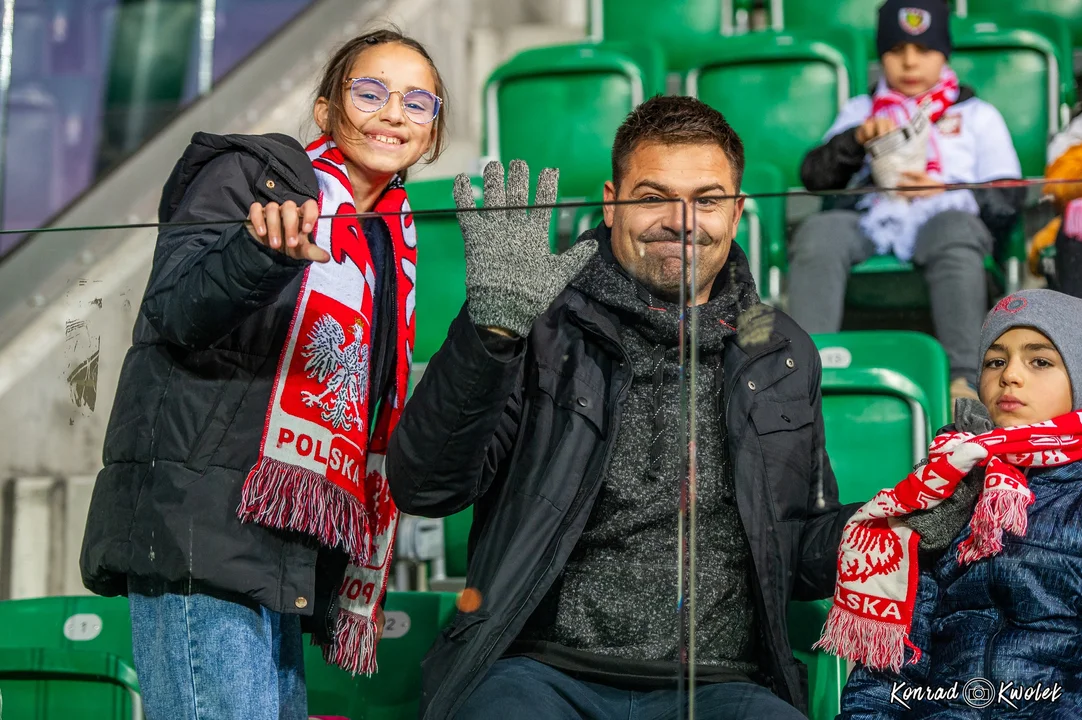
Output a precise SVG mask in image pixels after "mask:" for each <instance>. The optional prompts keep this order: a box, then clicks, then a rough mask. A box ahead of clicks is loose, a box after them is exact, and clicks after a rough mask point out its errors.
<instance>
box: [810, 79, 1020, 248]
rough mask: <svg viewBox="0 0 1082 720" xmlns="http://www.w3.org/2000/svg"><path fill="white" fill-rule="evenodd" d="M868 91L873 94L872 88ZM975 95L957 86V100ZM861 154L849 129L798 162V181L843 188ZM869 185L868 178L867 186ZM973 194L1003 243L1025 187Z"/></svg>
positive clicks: (853, 198)
mask: <svg viewBox="0 0 1082 720" xmlns="http://www.w3.org/2000/svg"><path fill="white" fill-rule="evenodd" d="M871 92H872V93H874V90H872V91H871ZM976 96H977V94H976V93H975V92H974V91H973V88H971V87H969V86H966V85H963V86H962V87H961V88H960V89H959V92H958V101H957V102H964V101H966V100H969V99H970V98H974V97H976ZM864 156H865V151H864V146H863V145H861V144H860V143H859V142H857V128H856V127H852V128H849V129H848V130H845V131H843V132H840V133H838V134H837V135H835V136H834V137H832V138H831V139H830V140H827V141H826V142H825V143H823V144H822V145H819V146H818V147H816V148H813V149H812V150H810V151H809V152H808V154H807V155H805V156H804V162H802V163H801V165H800V180H801V182H803V183H804V187H806V188H807V189H808V190H812V191H816V192H827V191H830V190H842V189H844V188H847V187H848V186H849V183H850V181H852V180H853V177H854V176H855V175H856V174H857V173H858V172H860V170H861V168H863V167H864ZM870 184H871V179H870V178H869V180H868V184H867V186H870ZM859 197H860V196H858V195H850V196H830V195H827V197H826V202H825V204H824V209H838V210H842V209H846V210H850V209H854V208H855V207H856V203H857V200H858V199H859ZM973 197H974V198H975V199H976V200H977V206H978V207H979V208H980V213H981V221H982V222H984V224H985V226H986V227H987V228H988V230H989V231H990V232H991V233H992V235H993V236H994V237H995V238H996V240H997V241H998V242H1000V243H1003V242H1004V241H1005V240H1006V237H1007V235H1009V234H1010V232H1011V230H1012V229H1013V228H1014V226H1015V223H1016V222H1017V221H1018V215H1019V213H1021V212H1022V208H1023V207H1024V205H1025V201H1026V190H1025V188H984V189H981V190H974V191H973Z"/></svg>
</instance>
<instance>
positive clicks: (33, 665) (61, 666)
mask: <svg viewBox="0 0 1082 720" xmlns="http://www.w3.org/2000/svg"><path fill="white" fill-rule="evenodd" d="M8 629H9V628H5V631H7V630H8ZM0 697H2V700H3V712H4V717H9V718H20V719H25V720H68V719H69V718H80V719H81V720H128V718H131V720H142V717H143V711H142V698H141V696H140V694H139V682H138V680H137V679H136V677H135V670H134V668H133V667H132V665H131V664H130V661H125V660H122V659H120V658H119V657H117V656H116V655H112V654H110V653H104V652H92V651H88V650H63V649H59V648H43V647H34V648H30V647H27V648H7V647H5V648H0Z"/></svg>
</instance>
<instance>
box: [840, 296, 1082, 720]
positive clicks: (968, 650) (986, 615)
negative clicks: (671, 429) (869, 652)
mask: <svg viewBox="0 0 1082 720" xmlns="http://www.w3.org/2000/svg"><path fill="white" fill-rule="evenodd" d="M980 351H981V372H980V397H981V402H982V403H983V404H984V405H983V406H981V405H978V404H977V403H976V402H975V401H972V400H962V401H960V402H959V407H958V409H957V413H956V426H957V429H958V430H963V431H966V432H972V433H974V434H982V433H984V432H987V431H990V430H991V429H992V427H993V425H994V426H995V427H999V428H1004V427H1013V426H1017V425H1029V424H1036V423H1043V422H1046V421H1049V420H1052V419H1054V418H1061V416H1070V414H1072V413H1074V412H1077V411H1082V299H1079V298H1075V297H1072V296H1070V295H1065V294H1063V293H1059V292H1054V291H1052V290H1025V291H1022V292H1019V293H1015V294H1014V295H1010V296H1008V297H1006V298H1004V299H1003V300H1001V301H1000V302H999V304H997V305H996V306H995V308H993V309H992V311H991V312H990V313H988V316H987V318H986V319H985V322H984V326H983V329H982V331H981V344H980ZM1060 422H1064V419H1063V418H1061V420H1060ZM1076 437H1077V436H1076ZM1056 447H1057V446H1049V447H1048V450H1049V451H1054V450H1055V449H1056ZM1025 478H1026V484H1027V485H1028V488H1029V490H1030V491H1032V493H1033V495H1032V503H1031V504H1029V505H1028V507H1026V508H1025V513H1026V518H1025V523H1024V525H1023V527H1024V528H1025V529H1024V536H1016V535H1013V534H1010V533H1006V532H1004V533H1003V536H1002V542H1003V546H1002V550H1001V551H1000V552H998V554H995V555H992V556H989V557H985V558H983V559H981V560H977V561H976V562H972V563H969V564H963V563H961V561H960V559H959V557H960V556H959V551H958V548H959V546H960V545H961V544H962V543H964V542H965V541H966V540H967V539H968V538H969V537H970V536H971V517H972V516H973V505H974V503H975V502H976V500H977V495H978V493H979V492H980V489H981V487H982V486H984V485H986V483H987V482H988V480H987V479H986V477H985V473H984V469H983V468H976V469H975V470H974V471H973V472H972V473H970V475H969V476H968V477H966V478H965V479H964V480H963V481H962V482H961V483H960V484H959V485H958V487H957V488H956V489H955V491H954V493H953V494H952V495H951V496H950V497H949V498H948V499H947V500H945V501H944V502H943V503H942V504H940V505H939V506H938V507H936V508H934V509H932V510H930V511H925V512H920V513H913V514H911V515H909V516H907V517H906V518H905V519H904V522H905V523H906V524H907V525H908V526H909V527H910V528H912V529H914V530H916V531H917V532H918V533H920V568H921V571H920V582H919V586H918V589H917V591H916V597H915V598H914V600H913V602H914V610H913V622H912V626H911V628H910V634H909V640H910V641H911V642H912V643H913V645H914V646H915V647H920V648H922V649H923V650H924V652H923V653H922V654H920V655H915V654H914V655H915V656H911V657H910V658H909V659H910V660H911V661H912V662H910V663H908V664H906V665H903V667H902V670H901V672H900V673H894V672H891V671H889V670H872V669H869V668H867V667H865V666H862V665H858V666H857V667H856V669H855V670H854V671H853V673H852V674H851V675H850V676H849V680H848V682H847V684H846V687H845V691H844V693H843V695H842V704H841V714H840V715H839V717H840V718H843V719H850V718H851V719H854V720H855V719H856V718H873V717H874V718H877V719H881V720H885V719H886V718H892V719H902V718H910V719H913V720H916V719H918V718H920V719H924V718H931V717H936V718H950V719H952V720H953V719H954V718H958V719H961V718H968V717H972V716H975V715H974V712H975V711H974V709H973V708H977V707H979V708H987V709H988V712H989V713H991V716H992V717H997V718H999V717H1003V718H1023V717H1025V718H1031V717H1040V718H1045V717H1048V718H1051V717H1076V716H1077V713H1076V712H1072V711H1070V710H1068V708H1078V707H1082V690H1080V688H1082V662H1080V661H1079V659H1078V658H1080V657H1082V616H1080V609H1079V604H1078V598H1079V597H1082V514H1080V510H1079V508H1082V461H1075V462H1068V463H1067V464H1062V465H1059V466H1054V467H1043V468H1037V467H1031V468H1029V469H1028V470H1027V471H1026V472H1025ZM1001 482H1002V481H1001ZM938 540H945V542H944V543H943V544H942V545H940V546H939V547H935V545H936V544H937V542H938ZM927 541H931V542H927ZM926 568H927V569H926ZM972 678H994V679H995V681H994V683H993V682H989V683H988V686H990V687H991V695H990V699H991V702H990V703H985V704H982V705H975V704H970V703H972V702H974V701H977V700H980V701H981V702H983V699H982V698H978V697H976V696H974V695H969V696H968V697H967V696H966V693H965V692H963V693H962V694H961V695H959V696H956V697H951V696H949V695H948V696H946V697H944V698H943V699H941V700H933V699H931V698H930V697H923V698H921V697H918V698H913V699H908V698H907V699H906V700H905V702H904V703H902V704H899V702H898V701H897V698H898V697H899V695H898V691H899V689H905V688H908V687H921V688H939V687H942V688H946V689H949V688H950V687H952V686H953V685H954V684H955V683H956V682H957V683H958V687H961V686H963V685H965V684H966V683H967V681H969V680H971V679H972ZM1001 681H1002V682H1001ZM1011 683H1013V686H1012V685H1011ZM1004 685H1006V686H1007V687H1006V689H1005V690H1004V689H1003V687H1004ZM1038 685H1040V686H1041V687H1044V688H1048V693H1047V694H1045V695H1043V696H1040V695H1039V694H1038V695H1035V696H1033V697H1029V698H1027V699H1022V696H1021V695H1018V696H1015V695H1012V694H1011V692H1012V690H1011V688H1012V687H1013V688H1020V689H1022V691H1023V692H1024V690H1025V689H1027V688H1035V687H1037V686H1038ZM982 689H984V688H982ZM1002 698H1006V700H1003V699H1002ZM1061 712H1066V713H1067V714H1061Z"/></svg>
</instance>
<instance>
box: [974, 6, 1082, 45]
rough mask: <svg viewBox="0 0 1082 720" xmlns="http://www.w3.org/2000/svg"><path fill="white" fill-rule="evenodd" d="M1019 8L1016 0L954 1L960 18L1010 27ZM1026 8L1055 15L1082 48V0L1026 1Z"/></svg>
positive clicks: (1074, 42) (1073, 40) (1073, 41)
mask: <svg viewBox="0 0 1082 720" xmlns="http://www.w3.org/2000/svg"><path fill="white" fill-rule="evenodd" d="M1019 7H1020V4H1019V3H1018V2H1017V1H1016V0H954V9H955V12H956V13H957V14H958V15H959V16H961V17H988V18H995V19H999V20H1001V21H1002V22H1003V24H1004V25H1006V26H1008V27H1009V26H1010V25H1011V23H1012V22H1014V20H1015V18H1017V17H1018V11H1019ZM1025 8H1026V10H1027V11H1035V12H1042V13H1048V14H1049V15H1054V16H1055V17H1056V18H1057V19H1058V20H1059V21H1060V23H1061V24H1062V25H1063V26H1064V27H1065V28H1066V29H1067V30H1068V32H1070V34H1071V39H1072V43H1073V44H1074V45H1078V46H1082V0H1026V3H1025Z"/></svg>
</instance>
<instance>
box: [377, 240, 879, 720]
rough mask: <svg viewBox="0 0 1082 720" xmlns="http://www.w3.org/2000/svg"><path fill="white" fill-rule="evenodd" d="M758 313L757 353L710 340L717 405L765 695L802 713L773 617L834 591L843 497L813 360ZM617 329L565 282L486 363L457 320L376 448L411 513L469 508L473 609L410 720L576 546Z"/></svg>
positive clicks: (621, 356) (449, 632) (428, 669)
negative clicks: (768, 684)
mask: <svg viewBox="0 0 1082 720" xmlns="http://www.w3.org/2000/svg"><path fill="white" fill-rule="evenodd" d="M602 239H604V238H602ZM729 270H732V271H734V272H735V273H738V274H740V275H741V276H742V277H744V278H745V279H747V280H748V281H750V278H749V277H748V276H749V271H748V266H747V260H746V259H745V258H744V255H743V253H742V252H741V251H740V250H739V248H737V247H736V246H735V245H734V246H733V251H732V254H731V255H730V260H729V265H728V266H726V268H725V270H723V271H722V273H721V276H720V277H722V278H728V277H729V276H730V273H729V272H728V271H729ZM769 312H770V313H771V314H772V320H773V322H772V323H766V322H764V325H769V326H770V327H772V330H771V331H770V332H769V337H768V338H767V339H766V341H765V342H764V343H762V344H760V345H757V346H755V347H749V348H747V349H745V348H743V347H741V346H740V345H739V344H738V343H737V342H730V343H728V344H727V346H726V349H725V351H724V353H723V361H722V362H723V371H724V375H723V377H724V391H723V393H722V394H721V395H720V396H719V397H718V400H717V402H718V403H720V404H721V405H720V406H719V407H718V411H719V412H720V413H721V416H722V417H724V418H725V421H726V425H727V439H728V442H729V448H730V457H731V458H732V463H733V471H734V479H735V485H736V495H737V498H736V499H737V507H738V510H739V514H740V520H741V523H742V525H743V529H744V532H745V533H746V534H747V537H748V540H749V545H750V550H751V558H752V563H753V570H754V577H755V580H754V582H753V583H752V594H753V596H754V602H755V607H756V611H757V614H758V617H759V618H760V625H761V627H762V631H763V634H764V638H763V640H764V645H765V648H764V650H765V652H764V654H765V657H763V658H762V665H763V668H764V670H766V671H768V672H769V674H770V675H771V676H772V678H773V682H774V688H775V691H776V692H777V693H778V695H779V696H780V697H781V698H783V699H785V700H787V701H788V702H790V703H792V704H793V705H795V706H797V707H798V708H801V709H804V708H805V707H806V702H807V700H806V698H807V688H806V677H807V676H806V672H805V669H804V668H803V666H802V665H800V663H798V662H797V661H796V660H795V659H794V658H793V654H792V650H791V648H790V646H789V629H788V626H787V618H786V608H787V606H788V604H789V601H790V600H792V599H796V600H812V599H819V598H824V597H829V596H830V595H831V594H832V593H833V591H834V580H835V574H836V565H837V552H838V543H839V540H840V538H841V531H842V528H843V526H844V524H845V521H846V520H847V519H848V518H849V516H850V515H852V513H853V512H855V511H856V509H857V508H858V507H859V505H851V506H845V507H841V506H839V504H838V491H837V483H836V481H835V479H834V473H833V471H832V470H831V468H830V463H829V460H827V457H826V453H825V452H824V450H823V448H824V435H823V416H822V410H821V396H820V390H819V383H820V381H821V376H822V372H821V367H820V363H819V352H818V351H817V350H816V348H815V346H814V345H813V344H812V341H811V339H810V338H809V337H808V335H807V333H805V332H804V331H803V330H801V329H800V328H799V327H798V326H797V325H796V323H795V322H793V321H792V320H791V319H790V318H789V317H788V316H786V315H784V314H782V313H780V312H776V311H773V310H770V311H769ZM617 323H618V320H617V318H616V316H615V315H614V314H613V313H612V312H610V311H608V310H607V309H606V308H605V307H604V306H602V305H601V304H600V303H598V302H596V301H594V300H591V299H590V298H588V297H586V296H585V295H583V294H582V293H580V292H578V291H576V290H574V289H573V288H568V289H567V290H565V291H564V292H563V294H562V295H561V296H560V297H559V298H558V299H557V300H556V302H555V303H553V305H552V306H551V307H550V308H549V309H548V310H547V311H546V312H545V313H544V314H543V315H542V316H541V317H540V318H539V319H538V320H537V321H536V322H535V323H534V325H533V329H532V331H531V334H530V337H529V339H528V341H520V342H519V343H518V346H517V347H516V348H508V351H507V353H506V354H505V356H502V355H501V354H500V353H499V352H497V353H496V355H494V354H493V353H492V352H491V351H490V350H493V349H495V348H492V347H491V346H489V345H487V344H486V343H485V342H483V341H482V338H481V335H480V331H479V330H478V329H477V328H476V327H475V326H474V325H473V323H472V322H471V321H470V318H469V315H468V314H467V313H466V311H465V310H463V312H462V313H460V315H459V316H458V318H457V319H456V320H455V321H454V323H453V324H452V325H451V331H450V336H449V337H448V339H447V341H446V342H445V343H444V345H443V347H442V348H441V349H440V350H439V352H438V353H436V355H435V356H434V357H433V358H432V361H431V362H430V363H429V365H428V368H427V369H426V371H425V374H424V376H423V377H422V378H421V381H420V382H419V383H418V385H417V388H416V390H415V392H414V394H413V398H412V399H411V400H410V402H409V403H408V404H407V405H406V408H405V412H404V414H403V416H402V420H401V422H400V423H399V425H398V428H397V429H396V431H395V433H394V435H393V436H392V437H391V443H390V448H389V452H388V455H387V473H388V475H387V477H388V480H389V482H390V484H391V492H392V494H393V496H394V499H395V502H397V503H398V505H399V507H400V508H401V509H402V510H403V511H404V512H408V513H412V514H416V515H425V516H432V517H440V516H446V515H450V514H451V513H454V512H457V511H459V510H461V509H463V508H465V507H467V506H469V505H471V504H474V524H473V527H472V529H471V532H470V542H469V548H470V562H469V571H468V577H467V585H468V586H469V587H473V588H477V589H478V590H479V591H480V593H481V596H482V598H483V602H482V605H481V607H480V609H479V610H478V611H477V612H474V613H469V614H467V613H459V614H458V616H456V618H455V619H454V621H453V622H452V624H451V625H450V626H449V627H448V628H447V629H446V630H445V631H444V633H443V634H442V635H441V637H440V638H439V639H438V640H437V641H436V644H435V646H434V647H433V649H432V650H431V651H430V652H429V654H428V656H427V657H426V658H425V660H424V662H423V663H422V670H423V676H424V677H423V687H422V693H423V694H422V701H421V704H422V715H423V716H424V717H425V718H431V719H439V720H442V719H443V718H447V717H451V716H453V715H454V713H455V712H456V711H457V709H458V707H459V706H460V705H461V703H462V701H463V700H464V699H465V698H466V697H467V696H468V694H469V693H470V692H472V690H473V688H474V687H476V683H477V682H478V681H479V680H480V679H481V677H483V675H484V673H485V672H486V671H487V669H488V668H489V667H490V666H491V665H492V663H494V662H495V661H496V660H497V659H498V658H499V657H500V656H501V655H502V654H503V653H504V652H505V651H506V650H507V648H508V646H509V645H510V644H511V642H512V641H513V640H514V639H515V638H516V637H517V636H518V634H519V633H520V632H521V630H522V628H523V625H524V624H525V622H526V620H527V618H528V617H529V616H530V615H531V614H532V613H533V611H534V610H535V609H536V608H537V606H538V604H539V603H540V601H541V600H542V598H543V597H544V596H545V593H546V592H547V591H548V589H549V588H550V587H551V585H552V583H553V581H554V580H555V579H556V578H557V577H558V576H559V574H560V573H561V571H562V570H563V567H564V564H565V563H566V562H567V559H568V556H569V555H570V553H571V551H572V549H573V548H574V546H575V544H576V543H577V542H578V539H579V536H580V535H581V533H582V530H583V527H584V525H585V523H586V521H587V519H588V517H589V515H590V511H591V508H592V506H593V503H594V500H595V499H596V497H597V494H598V490H599V488H600V485H601V481H602V478H604V477H605V474H606V472H605V466H606V464H607V463H608V461H609V456H610V454H611V450H612V447H613V444H614V441H615V438H616V435H617V433H618V431H619V426H620V418H621V408H622V404H623V401H624V398H625V396H626V390H627V387H628V384H629V383H630V381H631V370H630V365H631V363H630V362H629V360H628V358H627V357H626V353H625V352H624V350H623V348H622V347H621V342H620V332H619V328H618V326H617ZM818 478H822V489H823V499H824V501H825V503H824V506H823V507H822V508H819V507H817V499H818V492H817V489H818V488H817V479H818ZM674 562H675V558H674Z"/></svg>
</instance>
